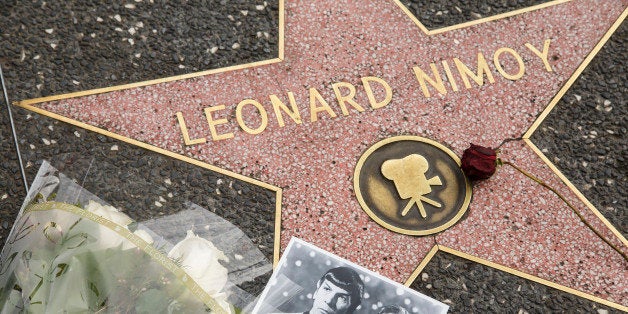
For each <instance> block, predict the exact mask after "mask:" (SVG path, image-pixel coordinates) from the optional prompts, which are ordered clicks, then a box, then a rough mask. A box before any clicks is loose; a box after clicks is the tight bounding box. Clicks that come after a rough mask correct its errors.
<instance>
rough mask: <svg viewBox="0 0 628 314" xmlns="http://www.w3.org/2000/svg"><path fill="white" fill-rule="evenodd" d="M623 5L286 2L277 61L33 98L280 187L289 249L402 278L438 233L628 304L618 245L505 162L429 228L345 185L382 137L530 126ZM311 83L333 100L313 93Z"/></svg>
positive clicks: (458, 146)
mask: <svg viewBox="0 0 628 314" xmlns="http://www.w3.org/2000/svg"><path fill="white" fill-rule="evenodd" d="M627 3H628V2H627V1H616V0H608V1H596V2H595V4H592V3H591V2H590V1H571V2H565V3H557V4H556V5H552V6H548V7H546V8H542V9H539V10H535V11H532V12H528V13H524V14H519V15H516V16H513V17H509V18H504V19H499V20H495V21H489V22H485V23H481V24H478V25H473V26H469V27H465V28H459V29H453V30H449V31H446V32H442V33H439V34H432V35H427V34H425V33H424V32H422V31H421V30H420V29H419V28H418V27H417V25H416V24H414V22H413V21H412V20H411V19H410V18H409V17H408V16H407V15H406V14H405V13H404V12H403V11H402V10H401V9H400V7H399V6H398V5H397V4H396V3H395V2H393V1H385V0H382V1H374V0H373V1H331V0H321V1H316V2H312V1H302V0H294V1H289V0H287V1H286V5H285V6H286V7H285V18H286V20H285V21H286V22H285V23H286V24H285V51H284V53H285V58H284V60H283V61H281V62H277V63H273V64H268V65H263V66H258V67H253V68H248V69H244V70H235V71H228V72H222V73H217V74H212V75H207V76H201V77H197V78H193V79H188V80H180V81H175V82H168V83H162V84H157V85H150V86H146V87H140V88H135V89H126V90H120V91H115V92H110V93H104V94H97V95H91V96H86V97H76V98H70V99H64V100H59V101H54V102H48V103H41V104H38V106H39V107H40V108H43V109H45V110H47V111H50V112H53V113H56V114H59V115H62V116H65V117H68V118H70V119H73V120H76V121H80V122H83V123H87V124H90V125H93V126H96V127H99V128H102V129H104V130H107V131H110V132H113V133H116V134H120V135H122V136H125V137H129V138H132V139H135V140H139V141H142V142H145V143H148V144H150V145H154V146H157V147H160V148H163V149H166V150H169V151H173V152H176V153H180V154H183V155H187V156H190V157H193V158H195V159H198V160H201V161H203V162H206V163H209V164H212V165H215V166H217V167H220V168H223V169H227V170H230V171H233V172H236V173H239V174H242V175H245V176H249V177H252V178H255V179H258V180H261V181H263V182H267V183H269V184H272V185H275V186H278V187H280V188H282V191H283V199H282V200H281V201H282V210H281V217H282V221H281V224H282V225H281V226H282V229H283V230H282V234H281V244H282V246H285V245H286V244H287V243H288V241H289V239H290V237H292V236H298V237H300V238H302V239H304V240H306V241H309V242H312V243H313V244H315V245H317V246H319V247H322V248H324V249H327V250H330V251H332V252H335V253H337V254H339V255H341V256H343V257H345V258H347V259H349V260H352V261H354V262H356V263H358V264H360V265H363V266H365V267H367V268H369V269H372V270H374V271H378V272H380V273H382V274H383V275H385V276H388V277H391V278H392V279H394V280H397V281H401V282H403V281H405V279H407V278H408V277H409V276H410V274H411V273H412V271H413V270H414V269H415V267H416V266H417V265H418V264H419V263H420V262H421V260H422V259H423V257H424V256H425V255H426V253H427V252H428V251H429V249H430V248H431V247H432V246H433V245H434V243H435V241H436V242H437V243H438V244H440V245H445V246H448V247H450V248H453V249H456V250H460V251H463V252H466V253H468V254H471V255H474V256H477V257H480V258H483V259H486V260H489V261H492V262H495V263H498V264H501V265H505V266H508V267H511V268H515V269H518V270H520V271H523V272H525V273H528V274H531V275H535V276H538V277H541V278H543V279H546V280H549V281H551V282H555V283H558V284H562V285H565V286H568V287H571V288H574V289H576V290H580V291H582V292H585V293H588V294H592V295H594V296H597V297H600V298H603V299H606V300H609V301H611V302H616V303H620V304H623V305H628V287H627V286H626V284H627V280H626V278H627V276H628V271H627V269H628V265H627V263H626V262H625V261H624V260H623V259H622V257H621V256H620V255H619V254H617V253H616V252H615V251H613V249H611V248H610V247H609V246H608V245H606V244H605V243H604V242H602V241H601V240H599V239H598V238H597V237H596V236H595V235H594V234H593V232H591V231H590V230H589V229H588V228H587V227H586V226H584V225H583V224H582V223H581V222H580V221H579V220H578V218H577V217H576V215H575V214H573V213H572V211H571V210H570V209H569V207H567V206H566V205H565V204H564V203H563V202H562V201H561V200H560V199H559V198H557V197H556V196H555V195H553V194H551V193H550V192H548V191H547V190H545V189H543V188H542V187H540V186H539V185H537V184H535V183H533V182H532V181H531V180H529V179H527V178H526V177H524V176H523V175H521V174H519V173H518V172H515V171H514V170H512V169H511V168H508V167H505V168H502V169H500V170H498V173H497V174H496V175H495V176H494V177H493V178H491V179H490V180H487V181H484V182H481V183H479V184H477V185H475V186H474V196H473V200H472V202H471V205H470V207H469V210H468V216H467V217H466V218H465V219H463V220H462V221H460V222H459V223H458V224H456V225H455V226H454V227H452V228H450V229H448V230H446V231H444V232H442V233H440V234H438V235H437V236H432V237H412V236H405V235H401V234H397V233H393V232H391V231H388V230H386V229H384V228H382V227H380V226H379V225H378V224H377V223H375V222H373V221H372V220H371V219H370V218H369V217H368V216H367V214H366V213H365V212H364V211H363V210H362V209H361V208H360V205H359V204H358V202H357V200H356V198H355V195H354V192H353V190H352V187H353V181H352V180H353V179H352V177H353V170H354V167H355V165H356V162H357V160H358V158H359V157H360V156H361V155H362V153H363V152H364V151H365V150H366V149H367V148H368V147H370V146H371V145H373V144H374V143H376V142H378V141H379V140H382V139H384V138H388V137H391V136H394V135H400V134H404V135H418V136H422V137H426V138H429V139H432V140H435V141H437V142H440V143H442V144H444V145H446V146H448V147H450V148H451V149H452V150H453V151H454V152H455V153H456V154H458V155H459V156H460V155H461V154H462V151H463V150H464V149H465V148H466V147H468V145H469V143H470V142H473V143H477V144H481V145H484V146H492V147H496V146H498V145H499V144H500V143H502V142H503V141H504V140H505V139H508V138H518V137H521V136H522V135H523V134H524V133H525V132H526V131H527V130H528V129H529V128H530V126H531V125H532V123H533V122H534V121H535V120H536V119H537V116H538V115H539V114H540V113H541V112H542V111H543V110H544V109H545V108H546V107H547V106H548V104H549V103H550V101H551V100H552V99H553V98H554V97H555V96H556V95H557V93H558V91H559V89H560V88H561V87H562V86H563V85H565V84H570V83H568V80H569V79H570V78H571V77H572V76H573V75H574V73H575V72H576V71H577V69H578V67H579V65H580V64H581V63H582V62H583V61H584V60H585V58H586V57H587V55H588V54H589V53H590V52H591V51H592V50H593V49H594V47H595V46H596V45H597V44H598V43H599V42H600V41H601V40H602V37H603V36H604V35H605V34H606V33H607V31H608V30H609V28H611V27H612V25H613V24H614V23H615V22H616V21H618V20H620V21H621V20H623V17H624V15H625V14H624V13H623V11H624V9H625V7H626V4H627ZM547 40H549V47H548V48H547V49H546V50H545V54H544V53H543V52H544V45H545V43H546V41H547ZM526 44H529V45H530V46H532V47H533V48H535V49H536V52H535V50H534V49H532V48H530V47H528V46H527V45H526ZM500 48H509V49H511V50H512V51H514V53H513V52H512V51H510V50H504V49H502V50H500ZM497 52H499V53H497ZM478 53H482V55H483V56H484V57H485V59H486V62H487V64H488V67H489V69H490V72H491V74H492V76H493V79H494V82H491V80H490V79H489V77H488V76H486V74H485V75H484V76H483V84H482V86H480V84H479V83H478V82H476V81H474V80H473V79H469V85H470V88H466V87H465V82H464V80H463V79H462V75H461V74H460V71H461V70H459V68H457V67H456V60H455V58H458V59H459V60H460V61H459V62H460V63H462V64H464V65H466V66H468V67H469V69H471V71H473V72H475V71H476V69H477V66H478ZM495 54H498V55H499V58H498V59H499V62H498V63H499V65H502V66H503V68H502V69H501V71H500V69H498V65H496V64H495V62H494V55H495ZM517 55H519V56H520V57H521V61H522V62H523V68H524V73H521V69H522V68H521V65H519V64H518V63H517V60H516V58H515V56H517ZM442 60H445V61H446V62H447V65H445V64H443V63H442ZM431 63H434V66H435V68H436V70H437V72H438V73H439V75H440V76H441V79H442V80H443V83H442V85H439V82H437V81H436V79H435V77H436V75H435V74H434V73H433V72H432V69H431V67H430V64H431ZM413 67H418V68H419V69H421V70H422V71H423V72H425V73H426V75H427V76H429V77H430V78H432V79H433V80H434V84H432V83H430V82H428V81H426V83H425V86H426V89H427V92H429V93H430V97H427V96H426V94H425V91H423V89H422V88H421V84H420V82H419V79H418V78H417V75H416V73H415V72H416V71H415V70H413ZM446 67H448V69H449V70H450V71H451V77H450V78H448V75H447V73H446V72H445V71H446ZM548 68H549V69H548ZM504 73H505V74H504ZM363 77H378V78H380V79H382V80H383V81H385V82H386V83H387V84H388V85H389V86H390V88H391V92H392V99H391V101H390V102H389V103H387V104H385V105H383V106H382V107H381V108H377V109H373V108H372V107H373V106H372V105H371V103H372V102H375V103H377V102H380V103H383V102H384V99H385V96H386V93H385V90H384V88H383V87H382V84H381V83H377V82H371V83H370V86H372V87H373V94H372V96H373V97H374V98H373V99H369V98H368V97H367V92H366V90H365V87H364V83H363V82H362V80H361V78H363ZM452 78H453V82H452V80H451V79H452ZM337 82H347V83H348V84H344V85H336V87H337V89H338V91H339V93H340V95H341V96H346V97H348V98H351V97H349V96H347V95H349V94H350V93H351V86H353V87H355V93H356V95H355V97H353V98H351V99H352V100H354V103H351V102H350V101H345V102H344V107H345V108H344V109H346V113H347V114H344V113H343V108H342V106H341V104H340V103H341V102H342V101H341V102H339V101H338V100H337V98H338V97H337V95H336V94H335V93H334V89H333V87H332V84H333V83H337ZM349 84H350V85H349ZM454 85H455V87H454ZM438 86H442V88H443V89H444V90H440V91H439V89H438ZM310 88H315V89H316V90H315V91H314V92H313V91H311V90H310ZM288 92H291V93H292V94H291V95H292V96H293V97H294V100H295V104H296V106H297V108H298V112H299V113H300V121H301V123H297V122H296V121H295V120H298V119H297V118H296V117H291V116H290V115H289V114H288V113H287V112H286V111H281V110H283V109H281V108H278V110H279V112H280V114H281V115H282V117H283V123H284V126H280V124H281V123H280V122H279V120H278V119H277V114H276V112H275V110H274V109H273V104H272V100H271V98H272V97H270V95H276V97H277V99H278V100H279V101H281V102H282V103H283V104H284V105H285V107H286V110H288V109H290V110H292V109H293V108H291V105H290V97H289V93H288ZM317 92H318V93H320V95H321V98H322V99H324V102H326V103H327V105H328V106H329V107H325V106H324V102H323V101H322V100H320V99H319V98H316V97H317V95H316V94H317ZM311 97H313V99H314V101H313V104H314V105H315V108H314V109H312V108H311V104H310V103H311V100H310V98H311ZM341 98H342V97H341ZM245 99H253V100H255V101H256V102H257V103H259V104H260V105H261V109H260V108H259V107H256V105H257V103H255V102H248V103H245V104H244V105H241V109H242V110H238V109H237V107H238V104H239V103H240V102H241V101H243V100H245ZM276 102H277V101H276ZM356 104H357V106H356ZM219 105H224V109H221V107H217V106H219ZM205 108H213V109H210V110H209V111H210V112H207V111H208V110H205ZM212 110H213V111H212ZM177 112H181V115H182V117H183V118H184V120H185V123H186V124H187V128H188V129H189V135H190V140H195V139H200V138H204V139H205V140H206V143H202V144H194V145H190V146H185V145H184V143H183V137H182V131H181V128H180V125H179V123H178V122H177V118H176V115H175V114H176V113H177ZM263 112H265V113H266V120H264V114H263ZM312 112H314V114H312ZM238 115H241V117H242V119H241V121H240V122H238ZM293 115H294V113H293ZM208 116H210V119H211V120H213V122H208V118H207V117H208ZM314 117H315V118H316V121H313V120H314ZM222 119H224V121H223V120H222ZM264 121H266V122H264ZM223 122H224V123H223ZM210 123H214V128H215V130H214V132H215V134H214V136H212V130H211V127H210ZM241 125H244V126H245V127H248V129H249V133H247V132H245V131H244V129H245V128H243V127H242V126H241ZM250 133H257V134H250ZM221 137H224V139H220V140H214V138H221ZM501 149H502V157H503V158H505V159H509V160H511V161H513V162H515V163H516V164H518V165H519V166H522V167H523V168H525V169H527V170H528V171H530V172H532V173H534V174H535V175H537V176H539V177H541V178H542V179H543V180H545V181H546V182H548V183H549V184H550V185H552V186H554V187H556V188H557V189H558V190H559V191H560V192H561V193H563V194H564V195H566V196H567V198H568V199H569V200H570V201H571V202H572V203H573V204H576V206H577V207H578V208H579V209H580V211H581V212H584V215H585V217H586V218H587V219H588V221H590V223H591V224H592V225H593V226H595V227H596V228H597V229H598V230H600V231H601V232H602V234H604V235H605V236H606V237H607V238H609V239H610V240H611V241H612V242H613V243H615V244H616V245H617V246H619V247H620V248H622V249H623V250H624V251H626V248H627V245H626V242H625V239H623V238H621V239H620V238H618V236H617V235H616V234H614V233H613V232H611V230H609V228H608V227H607V226H606V225H605V224H604V223H603V222H602V221H601V220H600V218H599V217H598V216H596V215H595V214H594V213H593V212H592V211H591V210H590V209H589V208H588V207H587V206H586V205H585V204H583V202H582V201H580V200H579V199H578V197H577V196H576V195H575V194H574V193H573V192H572V191H571V190H570V189H569V188H568V187H566V186H565V185H564V184H563V183H562V181H561V180H560V178H559V177H558V176H556V175H555V174H554V173H553V172H552V171H551V170H550V168H549V167H548V166H547V165H546V164H545V163H544V162H543V161H542V160H541V159H540V158H539V157H538V155H537V154H535V152H534V151H533V150H532V149H531V148H530V146H528V145H527V144H526V143H525V142H524V141H523V140H520V141H515V142H509V143H508V144H506V145H504V146H502V147H501Z"/></svg>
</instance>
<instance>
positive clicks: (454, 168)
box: [353, 136, 471, 235]
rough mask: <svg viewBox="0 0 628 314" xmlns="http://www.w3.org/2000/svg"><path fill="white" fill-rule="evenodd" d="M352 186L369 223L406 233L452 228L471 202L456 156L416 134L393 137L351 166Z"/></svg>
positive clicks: (379, 144) (380, 143)
mask: <svg viewBox="0 0 628 314" xmlns="http://www.w3.org/2000/svg"><path fill="white" fill-rule="evenodd" d="M353 186H354V190H355V194H356V196H357V198H358V201H359V202H360V206H362V209H364V211H365V212H366V213H367V214H368V215H369V216H370V217H371V218H372V219H373V220H375V221H376V222H377V223H379V224H380V225H382V226H383V227H385V228H387V229H389V230H392V231H395V232H399V233H403V234H409V235H428V234H433V233H437V232H440V231H443V230H445V229H447V228H449V227H451V226H452V225H453V224H455V223H456V222H457V221H458V220H459V219H460V218H461V217H462V215H464V213H465V211H466V210H467V207H469V202H470V201H471V185H470V184H469V182H468V181H467V178H466V177H465V175H464V173H463V172H462V169H460V159H459V158H458V156H456V154H454V153H453V152H452V151H451V150H449V149H448V148H447V147H445V146H443V145H441V144H439V143H437V142H435V141H432V140H429V139H426V138H422V137H418V136H395V137H391V138H387V139H385V140H382V141H380V142H378V143H376V144H375V145H373V146H372V147H371V148H369V149H368V150H367V151H366V152H365V153H364V154H363V155H362V157H360V160H359V161H358V164H357V166H356V167H355V173H354V176H353Z"/></svg>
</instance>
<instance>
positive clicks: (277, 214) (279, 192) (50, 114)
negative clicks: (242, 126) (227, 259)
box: [17, 104, 282, 265]
mask: <svg viewBox="0 0 628 314" xmlns="http://www.w3.org/2000/svg"><path fill="white" fill-rule="evenodd" d="M17 106H18V107H22V108H24V109H27V110H30V111H32V112H35V113H38V114H41V115H43V116H47V117H49V118H52V119H55V120H59V121H61V122H65V123H69V124H71V125H74V126H77V127H80V128H83V129H86V130H88V131H92V132H96V133H99V134H102V135H105V136H108V137H111V138H113V139H116V140H119V141H122V142H125V143H128V144H131V145H135V146H138V147H141V148H144V149H147V150H150V151H153V152H156V153H159V154H162V155H165V156H168V157H171V158H174V159H178V160H180V161H183V162H187V163H189V164H192V165H195V166H199V167H201V168H205V169H208V170H211V171H214V172H218V173H220V174H223V175H226V176H230V177H232V178H234V179H237V180H240V181H244V182H247V183H250V184H253V185H257V186H259V187H262V188H264V189H267V190H271V191H273V192H275V231H274V232H275V234H274V240H275V241H274V243H275V247H274V248H273V265H277V263H278V262H279V253H280V247H279V246H278V245H277V243H280V234H279V231H280V230H281V197H282V189H281V188H280V187H277V186H274V185H271V184H268V183H266V182H262V181H259V180H256V179H253V178H250V177H247V176H244V175H241V174H239V173H235V172H232V171H229V170H225V169H222V168H219V167H216V166H214V165H211V164H208V163H205V162H202V161H200V160H198V159H194V158H191V157H188V156H184V155H181V154H177V153H174V152H171V151H169V150H165V149H163V148H160V147H157V146H153V145H150V144H146V143H144V142H140V141H138V140H134V139H132V138H129V137H126V136H122V135H119V134H116V133H113V132H110V131H107V130H104V129H101V128H97V127H95V126H92V125H89V124H86V123H83V122H80V121H77V120H74V119H70V118H67V117H64V116H62V115H59V114H56V113H53V112H50V111H47V110H44V109H41V108H38V107H35V106H32V105H22V104H19V105H17Z"/></svg>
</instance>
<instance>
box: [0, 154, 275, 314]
mask: <svg viewBox="0 0 628 314" xmlns="http://www.w3.org/2000/svg"><path fill="white" fill-rule="evenodd" d="M146 188H147V189H150V188H154V187H152V186H150V185H147V186H146ZM179 207H180V208H184V209H183V210H180V211H178V212H176V213H174V214H171V215H163V216H161V217H159V218H154V219H149V220H145V221H140V222H136V221H133V220H132V219H131V218H130V217H129V216H128V215H127V214H126V213H125V212H124V211H120V210H119V209H117V208H115V207H112V206H110V205H108V204H107V203H106V202H104V201H103V200H101V199H99V198H98V197H96V196H95V195H93V194H92V193H90V192H89V191H87V190H85V189H84V188H83V187H82V186H81V185H79V184H77V183H75V181H74V180H72V179H70V178H68V177H66V176H64V175H63V174H60V173H58V171H57V170H56V169H55V168H54V167H52V166H51V165H50V164H48V163H47V162H44V163H43V165H42V167H41V168H40V171H39V172H38V174H37V177H36V179H35V181H34V182H33V184H32V188H31V190H30V192H29V194H28V196H27V197H26V200H25V202H24V204H23V206H22V208H21V210H20V214H19V215H18V218H17V220H16V223H15V224H14V226H13V229H12V231H11V234H10V236H9V238H8V240H7V243H6V245H5V247H4V248H3V250H2V254H1V256H0V310H1V312H2V313H17V312H24V311H27V312H44V311H45V312H66V311H68V312H103V313H115V312H137V313H149V312H150V313H152V312H186V313H198V312H206V311H211V312H216V313H230V312H235V311H236V309H237V308H243V307H245V306H246V305H247V304H248V303H249V302H251V301H253V298H254V296H252V295H250V294H248V293H247V292H245V291H244V290H242V289H240V288H238V286H237V285H238V284H240V283H243V282H246V281H250V280H252V279H254V278H255V277H257V276H259V275H261V274H265V273H268V272H270V271H271V265H270V263H269V262H268V261H267V260H266V258H265V257H264V255H263V254H262V253H261V252H260V251H259V250H258V249H257V248H256V246H255V245H254V244H253V243H252V242H251V241H250V239H249V238H248V237H246V235H244V233H243V232H242V231H241V230H239V229H238V228H237V227H235V226H234V225H232V224H230V223H229V222H228V221H226V220H224V219H222V218H220V217H219V216H217V215H215V214H213V213H211V212H209V211H208V210H206V209H204V208H202V207H200V206H198V205H195V204H192V203H187V202H184V204H183V205H182V206H179Z"/></svg>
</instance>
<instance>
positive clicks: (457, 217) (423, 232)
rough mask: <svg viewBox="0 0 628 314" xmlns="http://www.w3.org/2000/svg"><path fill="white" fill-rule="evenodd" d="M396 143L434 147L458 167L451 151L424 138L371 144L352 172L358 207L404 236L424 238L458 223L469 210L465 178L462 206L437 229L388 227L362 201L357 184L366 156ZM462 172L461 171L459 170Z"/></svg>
mask: <svg viewBox="0 0 628 314" xmlns="http://www.w3.org/2000/svg"><path fill="white" fill-rule="evenodd" d="M398 141H418V142H423V143H426V144H429V145H432V146H435V147H436V148H438V149H440V150H442V151H443V152H445V153H447V155H449V157H451V158H452V159H453V160H454V161H455V162H456V163H457V164H458V166H460V158H458V156H456V154H454V152H453V151H451V150H450V149H449V148H447V147H445V146H444V145H442V144H440V143H438V142H436V141H433V140H430V139H427V138H424V137H420V136H414V135H400V136H393V137H389V138H386V139H383V140H381V141H379V142H377V143H375V144H373V145H372V146H371V147H369V148H368V149H367V150H366V151H365V152H364V153H363V154H362V156H360V159H359V160H358V163H357V164H356V166H355V170H354V171H353V190H354V193H355V196H356V198H357V199H358V203H360V207H362V209H363V210H364V211H365V212H366V213H367V214H368V216H369V217H370V218H371V219H373V220H374V221H375V222H377V223H378V224H379V225H380V226H382V227H384V228H386V229H388V230H391V231H394V232H397V233H401V234H406V235H414V236H424V235H430V234H434V233H438V232H441V231H443V230H445V229H447V228H449V227H451V226H453V225H454V224H455V223H456V222H458V221H459V220H460V218H462V216H463V215H464V213H465V212H466V211H467V208H469V203H470V202H471V193H472V189H471V184H470V183H469V180H467V178H466V176H465V177H464V178H465V186H466V194H465V198H464V202H463V204H462V206H461V207H460V209H459V210H458V213H457V214H456V215H455V216H454V217H453V218H452V219H451V220H449V221H447V222H446V223H445V224H443V225H441V226H439V227H437V228H433V229H427V230H419V231H410V230H406V229H401V228H399V227H396V226H393V225H390V224H389V223H387V222H385V221H383V220H382V219H380V218H379V217H377V215H375V214H374V213H373V212H372V211H371V209H370V208H369V207H368V205H367V204H366V202H365V201H364V198H363V196H362V191H360V182H359V177H360V171H361V170H362V166H363V165H364V162H365V161H366V158H367V157H368V156H370V155H371V154H372V153H373V152H374V151H375V150H377V149H378V148H380V147H382V146H384V145H386V144H389V143H393V142H398ZM460 171H462V170H460Z"/></svg>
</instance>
